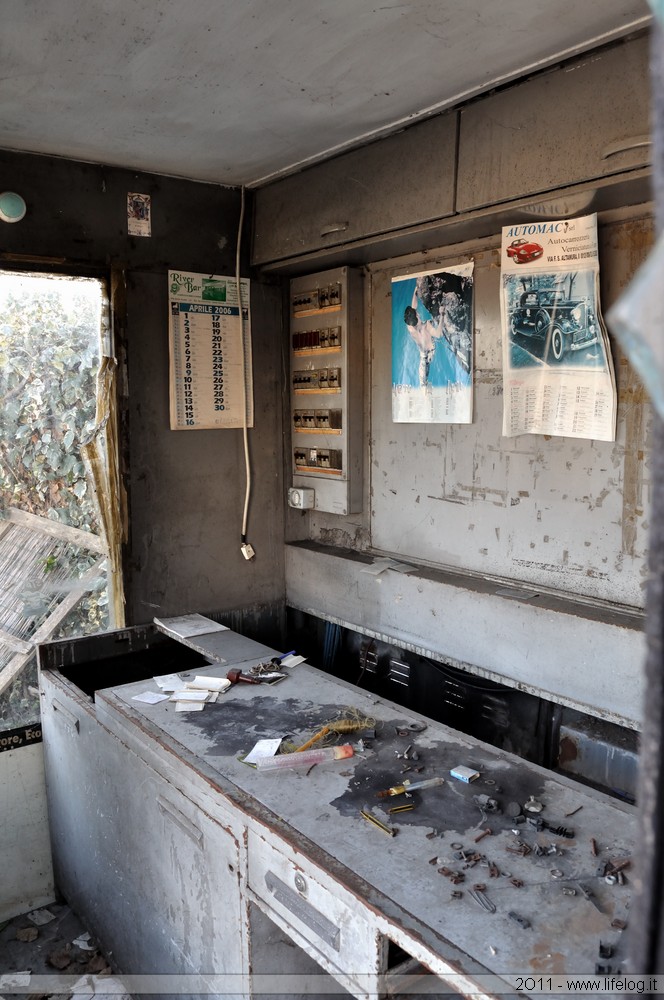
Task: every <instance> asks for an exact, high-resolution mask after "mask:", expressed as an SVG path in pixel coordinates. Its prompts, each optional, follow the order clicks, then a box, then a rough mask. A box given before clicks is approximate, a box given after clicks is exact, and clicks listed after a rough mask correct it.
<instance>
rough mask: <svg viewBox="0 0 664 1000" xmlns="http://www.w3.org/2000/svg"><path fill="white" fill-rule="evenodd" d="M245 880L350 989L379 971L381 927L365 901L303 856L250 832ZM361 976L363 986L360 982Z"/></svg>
mask: <svg viewBox="0 0 664 1000" xmlns="http://www.w3.org/2000/svg"><path fill="white" fill-rule="evenodd" d="M247 882H248V886H249V888H250V890H252V891H253V894H254V895H255V897H256V899H257V901H259V902H260V903H261V904H262V908H263V909H264V910H265V912H266V913H267V914H268V916H269V917H271V919H272V920H273V921H274V923H276V924H277V926H279V927H281V928H282V930H285V931H286V932H287V934H288V935H289V936H290V937H291V938H292V939H293V940H294V941H295V943H296V944H299V945H300V947H302V948H303V949H304V950H305V951H306V952H307V953H308V954H309V955H311V956H312V958H314V959H316V961H317V962H318V963H319V964H320V965H321V966H323V968H325V969H327V970H328V971H329V972H332V973H333V975H335V977H336V978H337V979H338V980H339V981H340V982H341V983H342V984H343V985H344V986H346V988H350V989H351V991H358V990H359V994H360V995H363V993H364V991H365V990H366V989H367V980H368V977H370V976H372V975H374V974H376V973H377V971H378V931H377V928H376V927H375V926H373V924H372V923H371V922H370V920H368V919H366V915H365V913H364V912H363V907H362V902H361V901H360V900H359V899H357V898H355V897H354V896H352V895H351V894H350V893H346V892H345V891H344V890H343V889H341V887H340V886H339V885H338V883H336V884H335V883H334V881H333V880H332V879H331V878H330V877H329V876H327V875H326V874H325V872H324V871H322V870H321V869H319V868H317V867H315V866H314V865H312V863H311V862H310V861H309V860H308V859H307V858H305V857H303V855H301V854H298V853H297V852H295V851H294V852H293V854H292V855H291V856H290V857H286V856H285V855H284V854H282V853H280V852H279V851H277V850H275V849H274V847H272V846H271V845H270V844H269V843H268V842H267V841H266V840H265V838H264V837H262V836H261V835H259V834H257V833H255V832H253V831H250V833H249V843H248V868H247ZM354 978H356V979H357V980H359V979H360V978H361V985H360V986H358V983H357V981H356V982H354Z"/></svg>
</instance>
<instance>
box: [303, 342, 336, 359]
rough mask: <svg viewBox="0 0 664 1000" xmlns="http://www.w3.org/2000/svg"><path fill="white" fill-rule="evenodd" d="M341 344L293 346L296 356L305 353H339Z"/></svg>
mask: <svg viewBox="0 0 664 1000" xmlns="http://www.w3.org/2000/svg"><path fill="white" fill-rule="evenodd" d="M340 350H341V344H339V346H338V347H297V348H293V355H294V356H295V357H302V356H303V355H305V354H338V353H339V351H340Z"/></svg>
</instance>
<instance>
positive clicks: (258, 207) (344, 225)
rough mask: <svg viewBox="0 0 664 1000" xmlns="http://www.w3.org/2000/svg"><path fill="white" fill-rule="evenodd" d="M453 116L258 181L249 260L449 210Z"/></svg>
mask: <svg viewBox="0 0 664 1000" xmlns="http://www.w3.org/2000/svg"><path fill="white" fill-rule="evenodd" d="M456 122H457V116H456V114H454V113H452V114H446V115H440V116H438V117H436V118H431V119H429V120H428V121H425V122H420V123H418V124H417V125H413V126H412V127H411V128H409V129H406V130H405V131H403V132H399V133H397V134H396V135H392V136H390V137H389V138H387V139H382V140H380V141H378V142H374V143H372V144H370V145H368V146H363V147H362V148H361V149H356V150H353V151H352V152H350V153H345V154H344V155H342V156H337V157H335V158H334V159H333V160H329V161H327V162H325V163H320V164H317V165H316V166H314V167H310V168H309V169H308V170H304V171H302V173H299V174H293V175H292V176H291V177H286V178H284V179H283V180H281V181H276V182H275V183H274V184H269V185H267V186H266V187H264V188H259V190H258V191H257V192H256V201H255V217H254V243H253V257H252V260H253V263H254V264H266V263H268V262H270V261H276V260H282V259H284V258H288V257H296V256H298V255H300V254H303V253H308V252H311V251H313V250H318V249H325V248H327V247H332V246H338V245H339V244H341V243H346V242H350V241H354V240H360V239H363V238H365V237H368V236H372V235H376V234H378V233H386V232H391V231H392V230H397V229H402V228H404V227H407V226H412V225H415V224H417V223H420V222H426V221H429V220H432V219H440V218H444V217H445V216H448V215H451V214H452V212H453V211H454V162H455V155H456Z"/></svg>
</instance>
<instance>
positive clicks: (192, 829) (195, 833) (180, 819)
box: [157, 795, 203, 847]
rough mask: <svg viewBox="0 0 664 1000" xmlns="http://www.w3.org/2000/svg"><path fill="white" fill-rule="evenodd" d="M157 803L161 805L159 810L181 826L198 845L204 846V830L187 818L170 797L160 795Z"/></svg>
mask: <svg viewBox="0 0 664 1000" xmlns="http://www.w3.org/2000/svg"><path fill="white" fill-rule="evenodd" d="M157 805H158V806H159V812H160V813H161V814H162V815H163V816H167V817H168V818H169V819H170V820H172V822H173V823H175V825H176V826H179V827H180V829H181V830H182V831H183V832H184V833H186V834H187V836H188V837H191V839H192V840H193V842H194V843H195V844H196V847H202V846H203V833H202V831H201V830H199V829H198V827H197V826H195V825H194V824H193V823H192V822H191V820H189V819H187V817H186V816H184V815H183V814H182V813H181V812H180V810H179V809H176V808H175V806H174V805H173V803H172V802H169V801H168V799H162V797H161V795H160V796H159V797H158V799H157Z"/></svg>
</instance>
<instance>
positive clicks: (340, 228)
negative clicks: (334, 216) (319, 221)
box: [320, 222, 348, 236]
mask: <svg viewBox="0 0 664 1000" xmlns="http://www.w3.org/2000/svg"><path fill="white" fill-rule="evenodd" d="M347 229H348V223H347V222H331V223H330V224H329V226H323V228H322V229H321V231H320V234H321V236H331V235H332V233H345V232H346V230H347Z"/></svg>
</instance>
